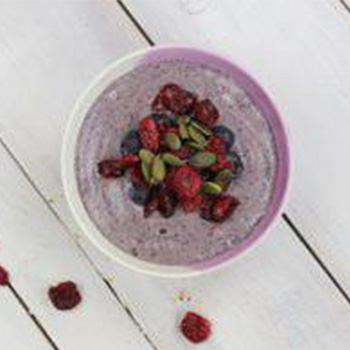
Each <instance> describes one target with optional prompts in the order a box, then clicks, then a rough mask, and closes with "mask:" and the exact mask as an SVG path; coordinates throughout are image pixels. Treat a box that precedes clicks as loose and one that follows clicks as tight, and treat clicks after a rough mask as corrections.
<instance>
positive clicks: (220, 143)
mask: <svg viewBox="0 0 350 350" xmlns="http://www.w3.org/2000/svg"><path fill="white" fill-rule="evenodd" d="M207 149H208V151H210V152H213V153H215V154H226V142H225V140H223V139H222V138H221V137H218V136H212V137H210V139H209V140H208V146H207Z"/></svg>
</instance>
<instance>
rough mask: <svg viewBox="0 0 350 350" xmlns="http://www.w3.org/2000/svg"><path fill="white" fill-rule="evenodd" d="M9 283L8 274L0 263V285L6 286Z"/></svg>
mask: <svg viewBox="0 0 350 350" xmlns="http://www.w3.org/2000/svg"><path fill="white" fill-rule="evenodd" d="M8 284H9V274H8V272H7V271H6V270H5V269H4V268H3V267H2V266H1V265H0V286H6V285H8Z"/></svg>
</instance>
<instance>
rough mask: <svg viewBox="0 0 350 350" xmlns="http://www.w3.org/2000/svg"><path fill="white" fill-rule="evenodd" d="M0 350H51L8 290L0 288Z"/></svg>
mask: <svg viewBox="0 0 350 350" xmlns="http://www.w3.org/2000/svg"><path fill="white" fill-rule="evenodd" d="M0 310H1V312H0V334H1V336H0V349H1V350H7V349H11V350H24V349H26V350H52V347H51V346H50V345H49V343H48V342H47V340H46V339H45V337H44V336H43V335H42V334H41V333H40V331H39V329H38V328H37V327H36V326H35V325H34V323H33V322H32V321H31V320H30V318H29V317H28V316H27V314H26V312H25V311H24V310H23V308H22V307H21V306H20V305H19V304H18V302H17V300H16V299H15V297H14V296H13V294H12V293H11V291H10V290H9V289H8V288H0Z"/></svg>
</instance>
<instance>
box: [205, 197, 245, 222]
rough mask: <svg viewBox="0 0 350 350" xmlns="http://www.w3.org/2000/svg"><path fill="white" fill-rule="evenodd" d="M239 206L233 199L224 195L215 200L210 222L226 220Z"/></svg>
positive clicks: (237, 201) (236, 200)
mask: <svg viewBox="0 0 350 350" xmlns="http://www.w3.org/2000/svg"><path fill="white" fill-rule="evenodd" d="M239 204H240V202H239V200H238V199H236V198H235V197H232V196H229V195H224V196H221V197H218V198H216V199H215V202H214V205H213V207H212V220H213V221H215V222H223V221H225V220H226V219H228V218H229V217H230V216H231V215H232V214H233V212H234V211H235V209H236V208H237V207H238V205H239Z"/></svg>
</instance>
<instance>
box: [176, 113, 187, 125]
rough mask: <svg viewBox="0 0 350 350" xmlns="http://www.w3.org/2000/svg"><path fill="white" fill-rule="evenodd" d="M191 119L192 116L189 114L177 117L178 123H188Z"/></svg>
mask: <svg viewBox="0 0 350 350" xmlns="http://www.w3.org/2000/svg"><path fill="white" fill-rule="evenodd" d="M189 120H190V117H189V116H188V115H177V116H176V117H175V121H176V123H178V124H179V125H180V124H187V123H188V122H189Z"/></svg>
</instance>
